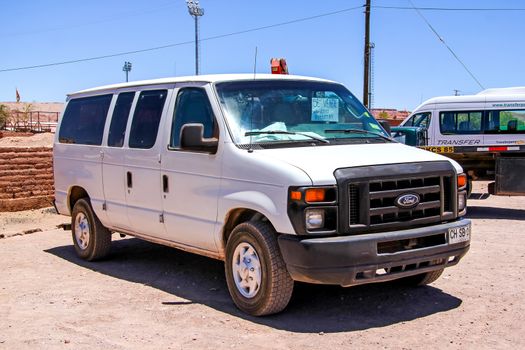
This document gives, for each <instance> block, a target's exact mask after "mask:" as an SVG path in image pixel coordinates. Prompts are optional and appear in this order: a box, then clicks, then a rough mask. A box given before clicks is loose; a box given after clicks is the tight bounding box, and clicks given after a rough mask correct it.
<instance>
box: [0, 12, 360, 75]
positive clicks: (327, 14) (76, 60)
mask: <svg viewBox="0 0 525 350" xmlns="http://www.w3.org/2000/svg"><path fill="white" fill-rule="evenodd" d="M362 7H363V6H362V5H360V6H355V7H349V8H345V9H342V10H338V11H332V12H326V13H322V14H319V15H315V16H309V17H303V18H297V19H293V20H290V21H286V22H280V23H275V24H270V25H266V26H262V27H256V28H251V29H245V30H239V31H236V32H231V33H227V34H219V35H214V36H210V37H207V38H202V39H200V41H210V40H216V39H222V38H226V37H230V36H234V35H241V34H246V33H251V32H256V31H259V30H265V29H270V28H275V27H282V26H286V25H289V24H294V23H299V22H305V21H310V20H314V19H317V18H321V17H327V16H333V15H337V14H340V13H344V12H349V11H353V10H357V9H359V8H362ZM192 43H194V41H193V40H190V41H182V42H179V43H173V44H167V45H162V46H156V47H150V48H147V49H139V50H133V51H126V52H118V53H114V54H108V55H101V56H94V57H88V58H79V59H74V60H68V61H62V62H53V63H44V64H36V65H33V66H24V67H16V68H4V69H0V73H3V72H13V71H19V70H27V69H36V68H45V67H52V66H60V65H65V64H72V63H80V62H87V61H95V60H101V59H105V58H112V57H118V56H124V55H131V54H137V53H142V52H148V51H156V50H162V49H167V48H170V47H176V46H182V45H188V44H192Z"/></svg>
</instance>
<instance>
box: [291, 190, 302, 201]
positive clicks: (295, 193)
mask: <svg viewBox="0 0 525 350" xmlns="http://www.w3.org/2000/svg"><path fill="white" fill-rule="evenodd" d="M301 198H302V194H301V192H299V191H291V192H290V199H291V200H293V201H300V200H301Z"/></svg>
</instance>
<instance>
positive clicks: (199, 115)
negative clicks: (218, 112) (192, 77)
mask: <svg viewBox="0 0 525 350" xmlns="http://www.w3.org/2000/svg"><path fill="white" fill-rule="evenodd" d="M190 123H199V124H202V125H204V135H203V137H204V138H210V137H213V136H214V130H215V118H214V117H213V112H212V109H211V105H210V101H209V100H208V96H207V95H206V92H205V91H204V90H202V89H199V88H186V89H182V90H181V91H180V92H179V95H178V96H177V106H176V108H175V115H174V120H173V124H172V128H171V141H170V147H173V148H179V147H180V131H181V129H182V126H184V125H185V124H190Z"/></svg>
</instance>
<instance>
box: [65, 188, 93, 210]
mask: <svg viewBox="0 0 525 350" xmlns="http://www.w3.org/2000/svg"><path fill="white" fill-rule="evenodd" d="M86 197H87V198H89V195H88V194H87V192H86V190H85V189H83V188H82V187H80V186H73V187H72V188H71V190H70V191H69V202H68V203H69V212H70V213H71V212H73V207H74V206H75V203H76V202H77V201H78V200H79V199H80V198H86Z"/></svg>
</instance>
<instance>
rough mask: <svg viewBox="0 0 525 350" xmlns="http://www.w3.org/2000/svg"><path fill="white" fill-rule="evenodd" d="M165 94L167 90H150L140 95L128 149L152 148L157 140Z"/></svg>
mask: <svg viewBox="0 0 525 350" xmlns="http://www.w3.org/2000/svg"><path fill="white" fill-rule="evenodd" d="M167 94H168V91H167V90H150V91H143V92H141V93H140V96H139V100H138V102H137V107H136V108H135V113H134V114H133V122H132V123H131V130H130V133H129V147H130V148H144V149H147V148H151V147H153V145H154V144H155V141H156V140H157V133H158V131H159V123H160V118H161V116H162V110H163V109H164V103H165V101H166V96H167Z"/></svg>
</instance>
